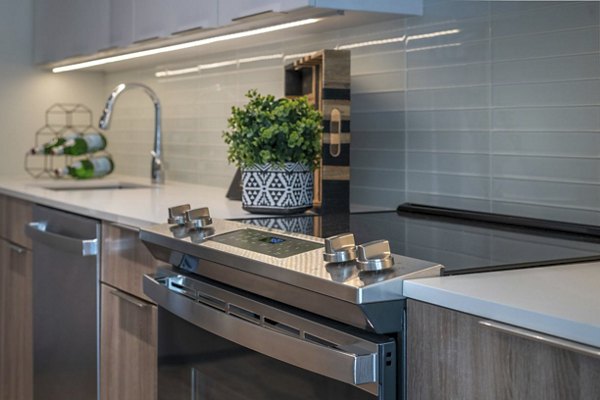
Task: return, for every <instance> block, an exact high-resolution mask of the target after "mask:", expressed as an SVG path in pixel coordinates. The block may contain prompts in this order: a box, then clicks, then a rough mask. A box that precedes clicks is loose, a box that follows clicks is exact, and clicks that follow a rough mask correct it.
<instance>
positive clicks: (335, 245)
mask: <svg viewBox="0 0 600 400" xmlns="http://www.w3.org/2000/svg"><path fill="white" fill-rule="evenodd" d="M323 259H324V260H325V262H329V263H342V262H347V261H352V260H354V259H356V243H354V235H353V234H351V233H342V234H340V235H335V236H331V237H328V238H327V239H325V252H324V253H323Z"/></svg>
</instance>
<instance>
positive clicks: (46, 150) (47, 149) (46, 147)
mask: <svg viewBox="0 0 600 400" xmlns="http://www.w3.org/2000/svg"><path fill="white" fill-rule="evenodd" d="M77 136H79V134H78V133H67V134H65V135H64V136H57V137H55V138H53V139H52V140H50V141H48V142H46V143H42V144H40V145H39V146H35V147H32V148H31V149H30V150H29V154H52V149H53V148H55V147H57V146H61V145H63V144H64V143H65V142H66V141H67V140H70V139H74V138H76V137H77Z"/></svg>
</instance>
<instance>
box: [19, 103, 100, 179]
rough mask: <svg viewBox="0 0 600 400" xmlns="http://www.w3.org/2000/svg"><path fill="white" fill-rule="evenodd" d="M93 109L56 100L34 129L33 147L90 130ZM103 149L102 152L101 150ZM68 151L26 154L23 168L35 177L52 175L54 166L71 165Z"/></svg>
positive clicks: (91, 127) (71, 160) (71, 159)
mask: <svg viewBox="0 0 600 400" xmlns="http://www.w3.org/2000/svg"><path fill="white" fill-rule="evenodd" d="M92 118H93V115H92V111H91V110H90V109H89V108H88V107H87V106H85V105H84V104H80V103H55V104H53V105H51V106H50V107H49V108H48V109H47V110H46V119H45V122H46V123H45V124H44V126H42V127H41V128H40V129H38V130H37V132H36V133H35V143H34V146H33V147H37V146H39V145H41V144H44V143H47V142H49V141H51V140H52V139H54V138H57V137H60V136H63V135H65V134H69V133H77V134H83V133H87V132H90V131H93V130H94V129H95V128H94V127H93V126H92ZM103 153H105V152H103ZM81 157H85V156H79V157H73V156H69V155H52V154H30V153H29V152H27V153H26V154H25V171H27V173H28V174H29V175H31V176H32V177H34V178H41V177H52V178H55V176H54V173H53V171H54V170H55V169H56V168H63V167H65V166H67V165H70V164H71V163H72V162H73V161H74V160H73V159H74V158H81Z"/></svg>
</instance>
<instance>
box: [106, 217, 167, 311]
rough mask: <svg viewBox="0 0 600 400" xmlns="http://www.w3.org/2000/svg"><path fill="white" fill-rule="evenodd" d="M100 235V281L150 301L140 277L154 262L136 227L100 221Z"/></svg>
mask: <svg viewBox="0 0 600 400" xmlns="http://www.w3.org/2000/svg"><path fill="white" fill-rule="evenodd" d="M102 237H103V241H102V258H101V263H102V267H101V271H102V272H101V280H102V282H104V283H108V284H109V285H112V286H114V287H116V288H118V289H120V290H122V291H124V292H127V293H130V294H132V295H134V296H137V297H139V298H141V299H146V300H148V301H151V300H150V299H149V298H147V297H146V296H145V295H144V291H143V288H142V277H143V275H144V274H150V273H152V272H154V270H155V269H156V267H157V265H158V262H157V261H156V260H154V258H153V257H152V255H151V254H150V252H149V251H148V249H146V246H144V244H143V243H142V242H140V240H139V238H138V231H137V229H134V228H131V229H128V228H124V227H122V226H116V225H114V224H111V223H109V222H104V223H103V224H102Z"/></svg>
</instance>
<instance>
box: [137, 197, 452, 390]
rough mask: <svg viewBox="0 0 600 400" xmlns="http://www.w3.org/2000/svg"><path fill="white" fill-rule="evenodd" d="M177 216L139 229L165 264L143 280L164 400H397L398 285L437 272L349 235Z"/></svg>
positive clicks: (188, 212) (437, 268) (399, 360)
mask: <svg viewBox="0 0 600 400" xmlns="http://www.w3.org/2000/svg"><path fill="white" fill-rule="evenodd" d="M171 214H175V213H173V212H171ZM176 216H177V215H175V216H173V215H172V218H171V219H170V222H171V223H170V224H163V225H157V226H154V227H150V228H147V229H142V230H141V232H140V237H141V239H142V241H143V242H144V243H145V244H146V246H147V247H148V248H149V249H150V251H151V252H152V254H153V255H154V257H155V258H157V259H159V260H162V261H164V262H166V263H168V264H169V265H168V266H166V267H165V268H162V269H161V270H159V272H158V273H157V274H155V275H153V276H145V277H144V292H145V293H146V294H147V295H148V296H149V297H150V298H152V299H153V300H154V301H155V302H156V303H157V304H158V306H159V317H158V318H159V335H158V340H159V348H158V353H159V358H158V367H159V378H158V392H159V399H160V400H166V399H172V400H179V399H186V400H187V399H196V400H225V399H227V400H263V399H265V400H267V399H269V400H271V399H298V400H300V399H302V400H307V399H314V400H325V399H347V400H359V399H361V400H362V399H364V400H374V399H381V400H396V399H402V398H403V396H404V386H403V373H404V371H403V361H402V360H403V354H404V343H403V340H404V339H403V338H404V334H403V332H404V329H403V324H404V299H403V297H402V282H403V280H404V279H406V278H407V277H414V276H433V275H439V274H440V270H441V266H440V265H439V264H435V263H429V262H426V261H421V260H416V259H411V258H407V257H402V256H398V255H392V254H389V252H388V253H386V252H385V251H383V252H381V251H380V250H381V245H382V243H380V242H377V243H369V244H364V245H362V246H360V245H359V246H355V245H354V243H352V240H351V238H350V237H349V236H348V235H346V236H344V237H338V238H332V239H331V240H325V241H324V240H323V239H319V238H316V237H311V236H306V235H301V234H293V233H289V232H283V231H279V230H275V229H269V228H260V227H249V226H248V225H244V224H241V223H237V222H231V221H219V220H216V221H212V219H210V217H208V216H207V212H206V210H203V211H202V212H199V211H197V210H189V209H188V210H185V211H184V212H182V218H181V219H178V218H175V217H176ZM195 216H200V217H199V218H194V217H195ZM324 254H325V255H324ZM361 257H362V259H361ZM355 258H356V260H355ZM361 262H362V263H363V264H362V268H361V267H360V265H359V263H361Z"/></svg>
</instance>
